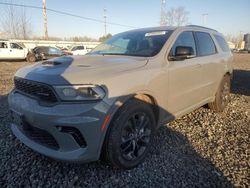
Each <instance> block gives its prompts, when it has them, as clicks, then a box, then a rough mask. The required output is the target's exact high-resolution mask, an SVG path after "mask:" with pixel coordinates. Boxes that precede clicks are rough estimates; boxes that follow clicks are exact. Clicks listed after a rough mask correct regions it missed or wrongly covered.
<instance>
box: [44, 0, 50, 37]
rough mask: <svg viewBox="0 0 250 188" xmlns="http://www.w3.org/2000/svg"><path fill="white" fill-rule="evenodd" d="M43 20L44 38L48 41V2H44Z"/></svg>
mask: <svg viewBox="0 0 250 188" xmlns="http://www.w3.org/2000/svg"><path fill="white" fill-rule="evenodd" d="M43 20H44V38H45V39H46V40H48V38H49V36H48V26H47V12H46V0H43Z"/></svg>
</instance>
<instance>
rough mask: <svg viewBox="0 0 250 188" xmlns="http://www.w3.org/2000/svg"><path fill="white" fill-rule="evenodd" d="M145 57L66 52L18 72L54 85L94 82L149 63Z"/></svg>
mask: <svg viewBox="0 0 250 188" xmlns="http://www.w3.org/2000/svg"><path fill="white" fill-rule="evenodd" d="M147 62H148V59H147V58H145V57H131V56H114V55H104V56H103V55H86V56H64V57H59V58H54V59H51V60H47V61H43V62H39V63H36V64H34V65H30V66H27V67H24V68H22V69H20V70H18V71H17V73H16V76H17V77H21V78H25V79H28V80H33V81H38V82H43V83H47V84H50V85H67V84H91V83H92V84H93V83H94V82H95V81H97V80H103V79H105V78H107V77H113V76H115V75H116V74H121V73H122V72H124V71H128V70H133V69H137V68H139V67H142V66H145V65H146V64H147Z"/></svg>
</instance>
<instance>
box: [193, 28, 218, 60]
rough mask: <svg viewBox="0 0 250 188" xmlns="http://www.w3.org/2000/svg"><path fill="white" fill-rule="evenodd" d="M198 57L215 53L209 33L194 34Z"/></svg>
mask: <svg viewBox="0 0 250 188" xmlns="http://www.w3.org/2000/svg"><path fill="white" fill-rule="evenodd" d="M195 38H196V42H197V48H198V53H199V56H206V55H212V54H215V53H216V47H215V45H214V41H213V39H212V38H211V36H210V34H209V33H205V32H195Z"/></svg>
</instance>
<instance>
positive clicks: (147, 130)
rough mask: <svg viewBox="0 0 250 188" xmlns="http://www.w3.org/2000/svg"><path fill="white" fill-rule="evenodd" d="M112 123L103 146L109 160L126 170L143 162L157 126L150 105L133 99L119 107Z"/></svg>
mask: <svg viewBox="0 0 250 188" xmlns="http://www.w3.org/2000/svg"><path fill="white" fill-rule="evenodd" d="M110 126H111V129H110V130H109V132H108V134H107V137H106V140H105V145H104V152H105V153H104V155H105V158H106V160H107V161H108V162H109V163H110V164H111V165H112V166H115V167H118V168H123V169H131V168H133V167H135V166H137V165H138V164H139V163H141V162H142V161H143V160H144V159H145V157H146V154H147V153H148V150H149V147H150V145H151V140H152V135H153V132H154V128H155V118H154V114H153V112H152V109H151V107H150V106H149V105H148V104H147V103H145V102H143V101H140V100H137V99H132V100H130V101H128V102H127V103H126V104H124V106H123V107H122V108H121V109H120V110H119V112H118V114H117V115H116V116H115V118H114V120H113V121H112V123H111V125H110Z"/></svg>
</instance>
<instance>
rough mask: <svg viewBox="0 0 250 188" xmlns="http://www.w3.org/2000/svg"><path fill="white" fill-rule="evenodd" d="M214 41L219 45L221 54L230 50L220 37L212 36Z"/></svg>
mask: <svg viewBox="0 0 250 188" xmlns="http://www.w3.org/2000/svg"><path fill="white" fill-rule="evenodd" d="M214 37H215V39H216V41H217V42H218V43H219V46H220V48H221V49H222V51H223V52H229V51H230V49H229V47H228V45H227V42H226V41H225V39H224V38H223V37H222V36H220V35H214Z"/></svg>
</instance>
